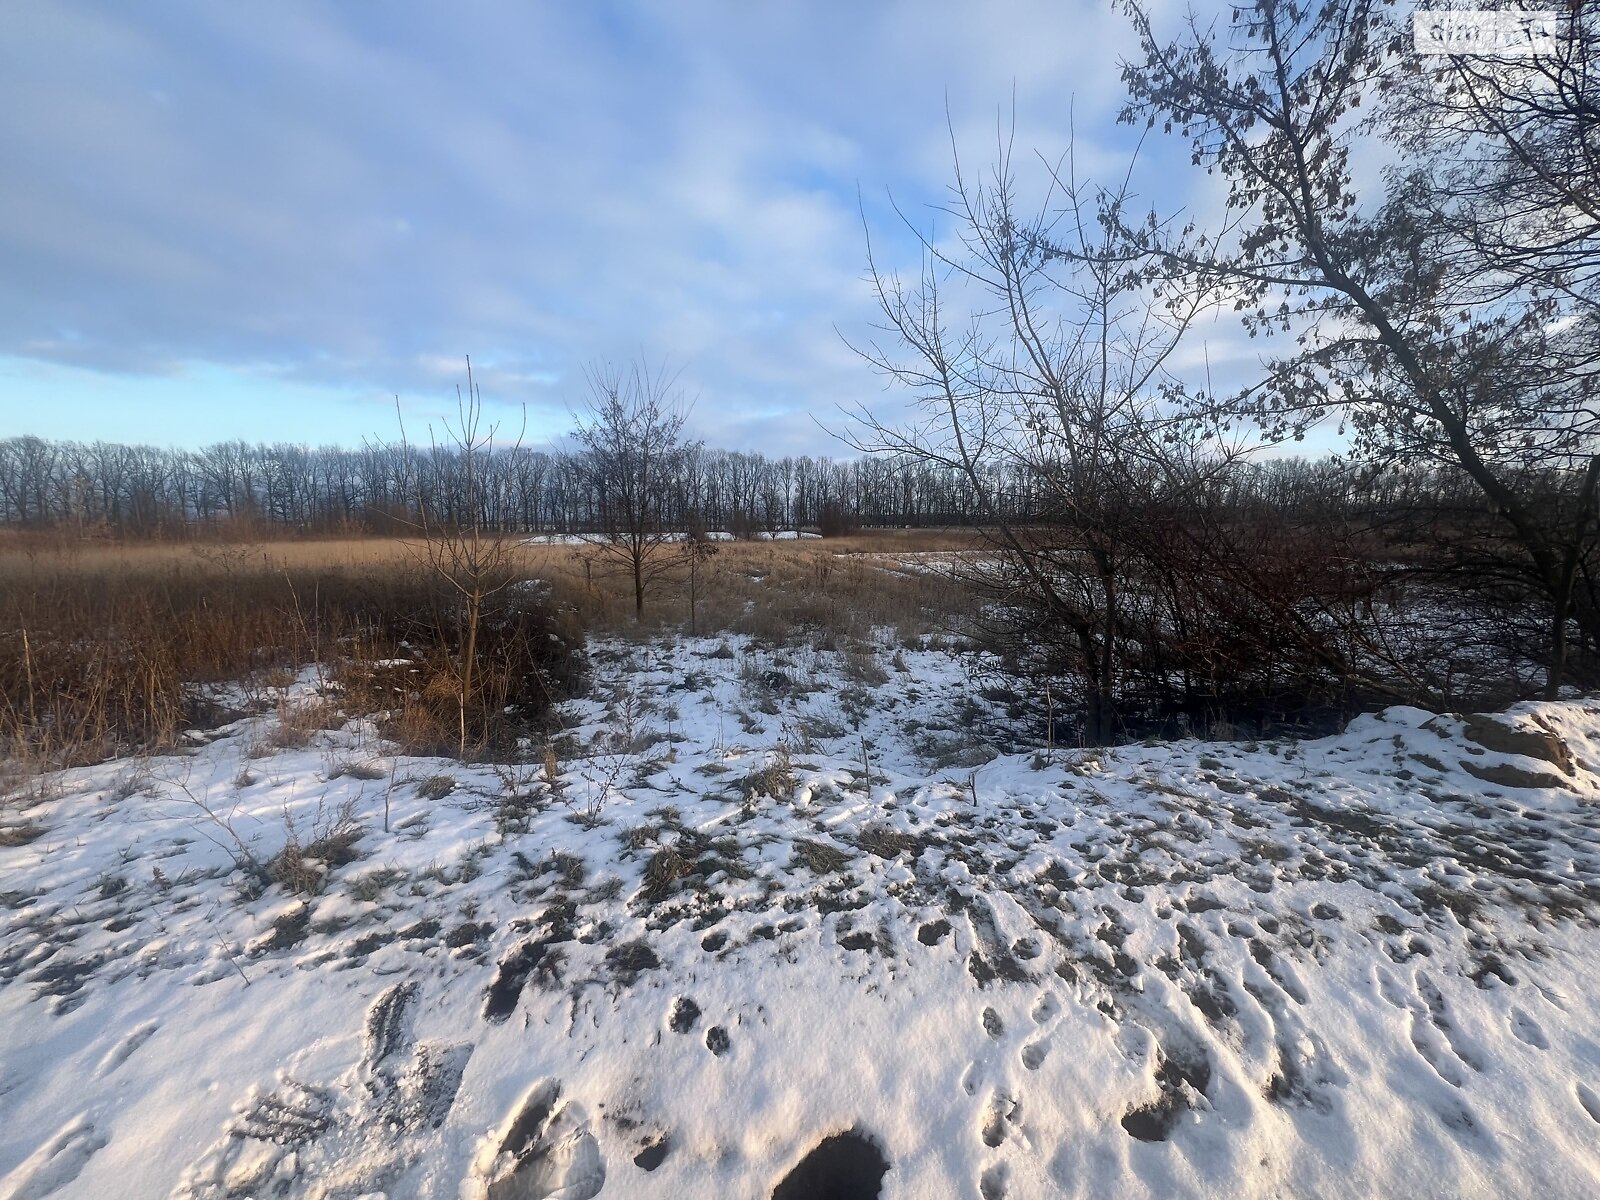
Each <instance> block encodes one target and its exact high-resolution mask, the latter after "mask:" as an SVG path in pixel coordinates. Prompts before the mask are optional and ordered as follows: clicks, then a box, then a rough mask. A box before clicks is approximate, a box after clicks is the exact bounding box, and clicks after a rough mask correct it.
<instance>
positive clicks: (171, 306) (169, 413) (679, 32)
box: [0, 0, 1238, 453]
mask: <svg viewBox="0 0 1600 1200" xmlns="http://www.w3.org/2000/svg"><path fill="white" fill-rule="evenodd" d="M1130 50H1131V43H1130V40H1129V37H1128V33H1127V29H1126V24H1125V22H1124V21H1123V20H1122V19H1121V18H1120V17H1118V16H1116V15H1114V14H1113V13H1112V12H1111V11H1110V8H1109V5H1108V4H1106V3H1104V2H1103V0H1085V2H1083V3H1062V2H1056V3H1013V2H1010V0H985V2H984V3H982V4H979V3H971V2H968V3H960V4H955V3H951V4H942V3H927V2H919V3H900V4H896V3H851V4H844V3H836V4H829V3H814V4H799V3H794V4H782V3H734V2H733V0H727V2H723V3H693V2H685V0H671V2H658V3H650V4H642V3H641V4H622V3H615V4H611V3H579V2H577V0H570V2H568V3H560V4H557V3H546V4H534V3H520V2H518V3H512V2H507V3H497V2H494V0H472V2H468V3H459V4H444V3H405V2H387V3H383V4H376V3H355V2H349V3H330V2H322V3H317V4H304V5H302V4H295V3H284V2H281V0H275V2H274V3H272V4H219V3H211V2H204V3H198V2H197V3H178V2H163V0H140V2H139V3H136V4H125V3H105V4H86V3H76V2H72V0H38V2H36V0H8V3H7V4H6V6H5V9H4V13H3V16H0V162H3V163H4V164H5V166H4V168H3V179H4V182H3V186H0V436H8V435H13V434H18V433H34V434H39V435H42V436H48V437H76V438H96V437H101V438H106V439H110V440H123V441H141V442H150V443H155V444H166V445H200V444H205V443H207V442H211V441H217V440H221V439H225V438H233V437H242V438H245V439H247V440H263V441H293V442H308V443H312V444H323V443H343V444H355V443H359V442H360V440H361V439H362V438H363V437H366V436H374V435H375V436H380V437H383V436H392V435H393V434H394V433H395V431H396V421H395V403H396V397H398V399H399V403H400V405H401V406H402V408H403V409H404V411H405V414H406V420H407V422H408V424H410V423H413V422H414V423H416V424H418V425H421V424H425V423H426V422H427V421H429V420H432V419H436V418H437V417H438V416H439V415H440V414H441V413H443V412H444V411H446V408H447V406H448V405H450V404H451V403H452V402H453V400H452V397H453V387H454V385H455V383H456V382H457V381H458V380H459V379H460V378H461V377H462V369H461V364H462V360H463V356H464V355H466V354H471V355H472V357H473V361H474V363H475V365H476V366H477V368H478V373H479V378H480V382H481V384H482V387H483V392H484V397H485V400H486V402H488V403H489V404H491V405H493V406H496V407H497V408H498V409H499V410H500V411H502V412H505V413H512V412H515V411H516V410H517V409H518V408H520V406H523V405H526V407H527V412H528V425H529V436H530V439H532V440H541V439H544V438H547V437H551V436H554V435H555V434H558V433H559V432H560V431H561V430H563V429H564V428H565V427H566V426H567V425H568V423H569V422H568V416H569V411H570V409H571V408H572V407H574V406H577V405H579V404H581V402H582V398H583V381H582V368H583V366H584V364H585V363H587V362H590V361H594V360H598V359H611V360H613V361H616V360H625V359H628V358H630V357H633V356H636V355H639V354H644V355H647V356H649V357H650V358H652V359H654V360H657V361H660V360H663V359H666V360H670V361H671V362H672V363H673V364H674V365H676V366H677V367H679V368H680V369H681V382H682V384H683V386H684V388H685V390H686V392H687V393H688V394H689V395H690V396H691V397H693V398H694V399H695V409H694V416H693V421H694V425H695V430H696V432H697V433H699V434H700V435H702V436H704V437H705V438H706V439H707V440H708V441H709V442H711V443H712V444H715V445H722V446H729V447H737V448H748V449H761V450H766V451H773V452H779V453H785V452H822V453H839V452H841V451H842V447H840V446H839V444H838V443H836V442H834V441H832V440H831V439H830V438H829V437H828V435H827V434H826V433H824V432H823V431H822V430H821V429H819V428H818V426H817V424H816V420H814V419H813V418H816V419H819V420H821V421H823V422H824V423H825V424H829V425H836V424H837V420H836V414H837V406H838V405H840V404H854V403H863V402H864V403H867V404H869V405H872V406H875V407H877V408H879V409H880V410H881V411H884V412H887V413H890V414H892V413H893V411H894V408H895V405H896V404H897V403H898V400H897V398H896V397H895V396H894V395H892V394H885V392H884V389H883V384H882V381H881V380H879V379H878V378H877V377H876V376H875V375H874V374H873V373H872V371H871V370H870V368H868V367H867V366H866V365H865V364H863V363H862V362H861V361H860V360H859V359H858V358H856V356H855V355H854V354H853V353H852V352H851V351H850V350H849V349H848V348H847V347H846V346H845V345H844V343H843V341H842V340H841V338H840V336H839V335H840V333H844V334H845V335H847V336H854V337H859V336H861V335H862V334H863V333H864V332H866V330H867V326H868V322H869V321H870V320H871V315H872V310H871V305H870V298H869V296H868V293H867V291H866V288H865V286H864V284H863V282H862V273H863V269H864V266H865V244H864V238H863V233H862V226H861V215H860V212H859V211H858V199H857V198H858V195H859V196H860V197H862V200H863V202H864V204H865V208H866V216H867V220H868V222H869V224H870V225H871V226H872V227H873V229H874V237H875V239H882V241H881V246H880V247H879V248H880V249H881V250H882V251H883V252H884V253H885V254H886V255H887V256H888V257H889V258H890V260H891V261H895V260H897V259H904V261H906V262H911V261H914V260H912V259H910V258H909V257H908V256H909V255H910V251H911V247H910V246H909V245H908V241H907V239H906V238H904V237H903V236H897V235H896V234H895V232H894V230H895V219H894V217H893V216H892V213H891V211H890V209H889V207H888V205H887V203H886V200H885V197H886V195H887V194H889V193H892V194H893V195H894V197H895V198H896V200H898V201H899V202H900V204H901V205H902V207H903V208H904V209H905V210H906V211H908V212H910V213H913V214H922V215H926V216H927V218H928V219H929V220H931V219H932V217H931V213H930V212H929V210H928V209H926V207H925V206H926V205H928V204H930V203H933V202H937V201H938V200H939V199H940V198H941V196H942V195H943V192H944V189H945V188H946V186H947V185H948V183H949V180H950V152H949V140H948V133H947V130H946V126H945V113H946V109H947V107H948V111H949V114H950V120H951V123H952V125H953V126H954V130H955V134H956V137H957V140H958V142H959V144H960V145H961V148H962V151H963V155H964V157H966V158H968V159H969V160H970V161H973V162H982V161H985V160H987V159H988V158H989V157H991V156H992V155H991V151H992V148H993V146H994V143H995V132H996V124H997V120H998V118H999V116H1000V114H1001V113H1002V112H1003V111H1004V112H1007V113H1009V111H1010V106H1011V104H1012V97H1013V95H1014V96H1015V111H1016V126H1017V132H1016V141H1017V145H1018V146H1019V147H1030V148H1037V149H1038V150H1040V151H1041V152H1043V153H1044V154H1046V155H1053V154H1055V153H1058V152H1059V151H1060V150H1061V149H1062V148H1063V147H1064V146H1065V144H1066V141H1067V136H1068V131H1069V120H1070V119H1069V114H1075V121H1076V125H1077V131H1078V143H1079V155H1080V160H1081V161H1086V162H1089V163H1091V164H1092V163H1097V162H1103V163H1105V164H1112V163H1116V162H1119V161H1120V159H1121V157H1122V156H1123V155H1124V154H1125V152H1126V146H1127V144H1128V139H1129V138H1130V137H1131V136H1132V135H1131V133H1130V131H1128V130H1127V129H1126V128H1121V127H1117V126H1115V125H1114V124H1113V118H1114V115H1115V111H1116V108H1117V106H1118V104H1119V103H1120V99H1121V95H1122V89H1121V85H1120V82H1119V80H1118V60H1119V58H1120V57H1121V56H1122V55H1123V54H1125V53H1128V52H1130ZM1185 160H1186V155H1183V154H1182V153H1181V147H1177V146H1169V147H1158V148H1157V149H1156V150H1154V151H1152V152H1151V153H1150V154H1149V155H1147V165H1150V164H1153V165H1154V166H1155V167H1156V168H1158V170H1157V171H1156V172H1155V176H1156V177H1158V178H1164V181H1165V183H1164V186H1166V187H1168V188H1170V189H1172V191H1171V194H1169V195H1163V196H1161V197H1157V198H1156V199H1158V200H1159V201H1161V203H1162V206H1163V207H1164V208H1165V207H1170V206H1172V205H1173V204H1176V203H1178V202H1181V201H1182V200H1183V199H1184V197H1183V195H1182V194H1181V193H1180V192H1179V190H1178V189H1180V188H1182V187H1186V186H1190V184H1191V181H1190V179H1189V174H1190V173H1189V172H1187V171H1186V170H1183V169H1178V168H1177V167H1176V164H1179V163H1183V162H1184V161H1185ZM1163 166H1165V167H1166V168H1167V169H1166V170H1165V171H1164V172H1163V171H1162V170H1159V168H1162V167H1163ZM918 219H922V217H921V216H919V218H918ZM1236 353H1238V343H1237V339H1236V335H1235V334H1234V333H1233V332H1232V331H1231V330H1223V329H1220V328H1219V329H1218V330H1214V331H1213V336H1212V345H1211V347H1210V358H1211V361H1212V362H1213V364H1216V363H1218V362H1219V361H1226V360H1227V359H1228V357H1229V356H1230V355H1232V354H1236ZM513 419H514V418H513Z"/></svg>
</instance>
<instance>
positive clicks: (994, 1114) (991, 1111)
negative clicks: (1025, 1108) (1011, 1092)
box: [979, 1091, 1022, 1150]
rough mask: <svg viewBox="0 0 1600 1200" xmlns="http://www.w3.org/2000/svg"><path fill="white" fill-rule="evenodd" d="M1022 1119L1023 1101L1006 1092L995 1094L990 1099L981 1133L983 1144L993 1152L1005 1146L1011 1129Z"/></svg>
mask: <svg viewBox="0 0 1600 1200" xmlns="http://www.w3.org/2000/svg"><path fill="white" fill-rule="evenodd" d="M1021 1119H1022V1101H1020V1100H1017V1099H1015V1098H1014V1097H1011V1096H1008V1095H1006V1094H1005V1093H1004V1092H999V1091H997V1092H995V1093H994V1094H993V1095H992V1096H990V1097H989V1105H988V1108H987V1110H986V1111H985V1113H984V1117H983V1125H982V1127H981V1129H980V1130H979V1133H980V1134H981V1136H982V1137H983V1144H984V1145H985V1146H988V1147H989V1148H990V1149H991V1150H993V1149H996V1148H998V1147H1000V1146H1003V1145H1004V1144H1005V1140H1006V1137H1007V1135H1008V1134H1009V1133H1010V1132H1011V1127H1012V1126H1014V1125H1016V1123H1017V1122H1018V1121H1020V1120H1021Z"/></svg>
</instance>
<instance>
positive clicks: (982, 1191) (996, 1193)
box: [978, 1163, 1011, 1200]
mask: <svg viewBox="0 0 1600 1200" xmlns="http://www.w3.org/2000/svg"><path fill="white" fill-rule="evenodd" d="M1010 1181H1011V1171H1010V1168H1008V1167H1007V1166H1006V1165H1005V1163H995V1164H994V1165H993V1166H992V1167H988V1168H987V1169H985V1171H984V1172H983V1174H982V1175H980V1176H978V1195H980V1196H981V1197H983V1200H1006V1185H1007V1184H1008V1183H1009V1182H1010Z"/></svg>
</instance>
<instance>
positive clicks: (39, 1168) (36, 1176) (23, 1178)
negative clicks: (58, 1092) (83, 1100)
mask: <svg viewBox="0 0 1600 1200" xmlns="http://www.w3.org/2000/svg"><path fill="white" fill-rule="evenodd" d="M110 1140H111V1135H110V1134H109V1133H104V1132H102V1131H101V1130H99V1129H97V1128H96V1127H95V1124H94V1122H93V1121H91V1120H90V1119H89V1114H87V1113H85V1114H83V1115H82V1116H78V1117H74V1118H73V1119H72V1120H70V1121H68V1122H67V1123H66V1124H65V1125H63V1126H62V1127H61V1128H60V1129H59V1130H57V1131H56V1134H55V1136H54V1137H52V1138H51V1139H50V1140H49V1141H48V1142H46V1143H45V1144H44V1145H42V1146H40V1147H39V1149H38V1150H36V1151H34V1153H33V1155H32V1156H31V1157H30V1158H28V1160H27V1161H26V1162H24V1163H23V1164H22V1165H21V1166H19V1167H18V1168H17V1169H16V1170H15V1171H13V1172H12V1173H11V1174H10V1175H7V1176H6V1177H5V1178H4V1179H0V1195H4V1196H5V1197H6V1200H43V1197H45V1196H50V1195H53V1194H54V1193H56V1192H57V1191H59V1190H60V1189H62V1188H64V1187H66V1186H67V1185H68V1184H69V1183H71V1182H73V1181H74V1180H75V1179H77V1178H78V1176H79V1175H81V1174H83V1168H84V1167H85V1166H87V1165H88V1162H89V1160H90V1159H91V1158H93V1157H94V1155H95V1153H96V1151H98V1150H101V1149H103V1148H104V1147H105V1145H106V1143H107V1142H109V1141H110Z"/></svg>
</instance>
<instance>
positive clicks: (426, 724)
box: [0, 556, 583, 765]
mask: <svg viewBox="0 0 1600 1200" xmlns="http://www.w3.org/2000/svg"><path fill="white" fill-rule="evenodd" d="M0 590H3V593H4V596H5V599H4V601H3V602H0V757H5V758H8V759H11V760H13V761H16V762H21V763H38V764H48V765H72V764H75V763H81V762H89V761H96V760H98V759H101V758H104V757H108V756H110V755H113V754H117V753H123V752H126V751H129V750H138V749H154V748H160V747H170V746H172V745H174V744H175V743H176V742H177V740H178V738H179V735H180V734H181V733H182V732H183V731H184V730H185V729H187V728H190V727H192V726H196V725H199V726H202V727H203V726H209V725H212V724H215V723H217V722H218V721H219V720H224V719H227V718H228V717H230V716H238V715H243V713H244V711H245V710H247V709H249V708H252V707H255V708H259V707H261V706H263V705H266V704H270V703H271V699H272V697H273V696H274V695H275V694H277V689H279V688H281V686H282V685H283V684H285V683H287V682H288V681H289V680H290V679H292V678H293V675H294V673H295V672H296V671H298V670H300V669H302V668H303V667H305V666H306V665H307V664H312V663H315V664H320V665H321V667H320V669H321V670H322V671H323V672H324V673H325V677H326V682H327V683H328V685H329V690H328V699H329V700H330V704H331V707H330V708H329V710H328V711H329V713H330V714H332V713H335V712H336V713H339V714H342V716H356V715H373V716H376V717H378V718H379V720H380V725H381V726H382V727H383V728H385V729H386V730H388V731H390V732H392V733H394V734H395V735H396V736H397V737H399V738H400V739H401V740H402V741H404V742H405V743H406V744H407V745H409V746H412V747H414V748H416V749H418V750H419V751H432V752H448V753H454V752H457V751H458V749H459V719H460V711H459V698H460V695H461V689H460V680H459V663H460V661H461V650H462V647H461V634H462V626H461V620H460V598H459V596H458V595H457V594H456V593H455V591H454V589H452V588H451V587H450V586H449V585H448V583H446V582H445V581H443V580H442V579H439V578H436V577H431V576H429V575H427V574H425V573H422V572H419V571H417V570H416V569H415V567H414V565H412V564H411V563H409V562H407V561H406V560H405V559H404V558H403V557H399V558H396V559H394V560H392V561H391V562H388V563H384V564H374V565H369V566H364V567H349V568H330V567H318V566H306V567H300V568H292V569H287V570H284V569H278V568H275V567H268V566H265V565H262V564H260V563H259V562H251V561H239V560H236V559H231V558H229V557H227V556H224V557H222V558H220V559H214V560H212V561H197V562H193V563H165V564H162V565H160V566H157V567H153V568H151V569H146V570H128V569H126V567H116V568H107V569H100V570H93V569H90V570H85V569H83V568H81V567H77V566H73V565H70V564H69V565H65V566H62V565H59V564H54V563H50V562H48V561H44V562H42V563H36V564H35V565H34V566H33V567H31V568H30V567H29V566H27V565H26V564H25V563H21V562H17V561H15V560H14V561H13V562H12V563H10V564H9V569H8V570H7V571H6V574H5V579H4V587H3V589H0ZM476 661H477V663H478V667H479V675H478V683H477V684H476V686H474V687H473V688H472V689H471V691H470V693H469V708H470V711H469V714H468V718H469V725H470V728H471V729H472V731H473V744H472V746H471V747H470V749H473V750H479V751H483V752H495V751H503V750H504V749H505V748H506V746H507V745H508V744H509V742H510V740H511V739H513V738H514V737H515V736H517V735H518V734H526V733H530V732H536V731H538V730H540V729H541V728H542V727H543V726H542V723H543V722H544V721H545V720H546V719H547V718H548V716H549V713H550V709H551V706H552V704H553V703H554V702H555V701H556V700H558V699H560V698H562V697H563V696H565V695H567V694H570V691H571V689H572V688H573V687H574V686H575V685H576V684H577V683H578V681H579V679H580V678H581V672H582V669H583V662H582V650H581V634H580V633H579V631H578V630H577V629H576V628H575V627H574V626H573V625H572V624H571V622H570V621H564V620H560V619H558V618H557V616H556V615H555V614H554V613H553V610H552V608H551V606H550V605H549V604H548V603H547V602H546V601H544V600H543V599H542V598H539V597H535V596H531V595H528V594H526V593H521V592H516V591H511V590H507V591H503V592H500V593H498V594H497V595H496V597H495V598H494V599H493V601H491V602H490V603H489V604H488V605H486V608H485V611H484V614H483V621H482V627H481V630H480V633H479V639H478V646H477V649H476ZM508 710H509V711H508ZM342 716H341V719H342ZM491 718H492V719H491Z"/></svg>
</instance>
